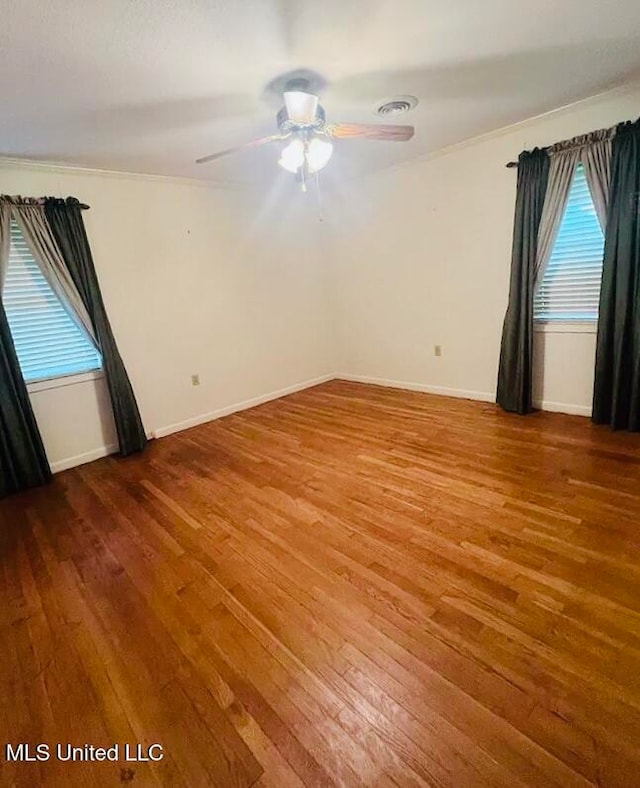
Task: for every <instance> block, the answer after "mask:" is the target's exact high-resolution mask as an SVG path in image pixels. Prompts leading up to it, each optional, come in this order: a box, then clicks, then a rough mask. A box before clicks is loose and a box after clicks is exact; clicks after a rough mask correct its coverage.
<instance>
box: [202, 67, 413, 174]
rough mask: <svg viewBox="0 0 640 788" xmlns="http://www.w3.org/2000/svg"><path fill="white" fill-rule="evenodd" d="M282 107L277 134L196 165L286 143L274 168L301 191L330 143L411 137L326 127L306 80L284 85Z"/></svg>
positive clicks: (407, 129)
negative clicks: (291, 175)
mask: <svg viewBox="0 0 640 788" xmlns="http://www.w3.org/2000/svg"><path fill="white" fill-rule="evenodd" d="M284 104H285V105H284V107H282V109H281V110H280V111H279V112H278V114H277V115H276V122H277V125H278V129H279V133H278V134H271V135H270V136H268V137H262V138H261V139H257V140H253V141H252V142H247V143H245V144H244V145H237V146H236V147H234V148H227V149H226V150H221V151H218V152H217V153H211V154H209V155H208V156H202V157H201V158H200V159H196V164H207V163H208V162H210V161H214V159H219V158H221V157H222V156H227V155H229V154H230V153H238V152H240V151H245V150H250V149H251V148H258V147H260V146H262V145H267V144H268V143H271V142H283V141H285V140H287V141H288V143H287V145H285V147H284V148H282V150H281V152H280V159H279V160H278V164H280V166H281V167H284V169H285V170H288V171H289V172H292V173H294V174H295V175H297V176H298V177H299V179H300V181H301V183H302V188H303V190H304V189H306V182H307V181H308V179H309V177H310V176H311V175H314V174H315V173H317V172H319V170H321V169H322V168H323V167H324V166H326V164H327V162H328V161H329V159H330V158H331V154H332V153H333V143H332V142H331V140H332V139H336V140H387V141H391V142H406V141H408V140H410V139H411V138H412V137H413V134H414V128H413V126H392V125H375V124H367V123H327V122H326V115H325V111H324V108H323V107H322V106H321V105H320V103H319V99H318V96H317V95H315V94H314V93H311V92H310V90H309V83H308V80H306V79H292V80H290V81H289V82H288V83H287V84H286V86H285V90H284Z"/></svg>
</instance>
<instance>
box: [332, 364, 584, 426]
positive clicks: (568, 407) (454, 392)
mask: <svg viewBox="0 0 640 788" xmlns="http://www.w3.org/2000/svg"><path fill="white" fill-rule="evenodd" d="M336 377H337V378H338V379H339V380H347V381H352V382H353V383H370V384H372V385H374V386H387V387H389V388H394V389H405V390H407V391H422V392H424V393H426V394H439V395H440V396H442V397H458V398H459V399H472V400H477V401H478V402H495V401H496V395H495V393H494V392H489V391H468V390H467V389H450V388H446V387H444V386H431V385H428V384H426V383H412V382H410V381H406V380H387V379H386V378H370V377H367V376H366V375H347V374H341V375H337V376H336ZM534 407H536V408H538V409H539V410H546V411H549V412H551V413H568V414H570V415H572V416H591V407H590V406H588V405H574V404H572V403H567V402H551V401H550V400H537V401H536V402H535V403H534Z"/></svg>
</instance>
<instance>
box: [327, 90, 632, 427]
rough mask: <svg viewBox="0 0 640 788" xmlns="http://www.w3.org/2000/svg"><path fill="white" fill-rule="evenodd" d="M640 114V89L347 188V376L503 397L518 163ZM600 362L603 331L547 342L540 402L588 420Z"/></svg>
mask: <svg viewBox="0 0 640 788" xmlns="http://www.w3.org/2000/svg"><path fill="white" fill-rule="evenodd" d="M639 107H640V89H638V88H629V89H627V90H622V91H617V92H615V93H610V94H608V95H606V96H602V97H600V98H595V99H591V100H589V101H587V102H583V103H581V104H579V105H574V106H573V107H572V108H568V109H565V110H561V111H557V112H556V113H554V114H552V115H548V116H546V117H544V118H540V119H536V120H532V121H529V122H527V123H524V124H521V125H519V126H517V127H511V128H510V129H508V130H504V131H502V132H500V133H497V134H493V135H491V136H487V137H485V138H483V139H478V140H475V141H472V142H469V143H466V144H464V145H460V146H457V147H456V148H455V149H450V150H449V151H444V152H441V153H440V154H438V155H436V156H433V157H431V158H422V159H417V160H414V161H413V162H410V163H407V164H406V165H402V166H400V167H396V168H395V169H392V170H391V169H390V170H387V171H384V172H382V173H379V174H376V175H373V176H371V177H369V178H367V179H366V180H363V181H361V182H358V183H351V184H345V185H344V187H343V188H342V189H336V190H334V193H333V194H332V198H331V205H332V211H331V213H330V214H329V215H328V218H327V225H328V227H329V229H330V231H331V233H332V236H333V245H332V246H333V249H334V250H335V253H334V255H333V257H332V260H333V267H332V274H333V281H334V292H335V299H336V309H337V311H336V319H337V321H338V324H339V327H340V335H341V341H340V343H339V348H340V350H341V357H340V359H339V361H338V362H337V369H338V371H339V372H340V373H342V374H343V375H346V376H349V377H358V378H361V379H375V380H380V381H386V382H391V381H396V382H399V383H403V384H405V385H410V386H413V387H415V388H422V389H427V390H434V391H441V392H443V393H453V394H458V395H461V396H464V395H465V394H466V395H467V396H470V397H474V398H479V399H488V400H491V399H493V398H494V394H495V386H496V375H497V365H498V354H499V345H500V335H501V328H502V320H503V317H504V312H505V308H506V301H507V293H508V283H509V264H510V253H511V236H512V222H513V208H514V199H515V185H516V171H515V170H508V169H506V168H505V166H504V165H505V163H506V162H507V161H510V160H512V159H514V158H517V156H518V153H519V152H520V151H521V150H523V149H525V148H527V149H528V148H532V147H535V146H543V145H548V144H551V143H553V142H556V141H558V140H562V139H565V138H568V137H572V136H574V135H576V134H581V133H584V132H588V131H591V130H593V129H597V128H600V127H604V126H610V125H613V124H615V123H617V122H618V121H621V120H627V119H630V118H635V117H636V116H637V115H638V112H639V109H638V108H639ZM435 345H441V346H442V356H441V357H440V358H436V357H435V355H434V346H435ZM594 350H595V335H594V334H593V333H579V334H576V333H545V334H544V335H540V334H536V351H535V359H536V382H535V396H536V399H537V400H538V402H540V401H542V402H543V404H544V407H546V408H549V409H556V410H564V411H567V412H575V413H583V414H588V413H589V412H590V405H591V394H592V387H593V363H594Z"/></svg>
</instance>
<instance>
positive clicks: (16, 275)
mask: <svg viewBox="0 0 640 788" xmlns="http://www.w3.org/2000/svg"><path fill="white" fill-rule="evenodd" d="M2 300H3V303H4V308H5V311H6V313H7V319H8V321H9V327H10V329H11V335H12V337H13V342H14V345H15V347H16V353H17V355H18V361H19V362H20V368H21V370H22V374H23V377H24V379H25V380H26V381H28V382H29V381H35V380H44V379H48V378H57V377H62V376H63V375H74V374H78V373H80V372H88V371H90V370H95V369H100V368H101V366H102V362H101V359H100V355H99V354H98V352H97V351H96V349H95V347H94V345H93V343H92V342H91V340H90V339H89V338H88V337H87V336H86V334H85V332H84V331H83V330H82V329H80V328H79V327H78V326H77V325H76V323H75V322H74V321H73V320H72V319H71V317H70V316H69V314H68V313H67V311H66V309H65V307H64V306H63V305H62V303H61V302H60V300H59V299H58V297H57V296H56V295H55V293H54V292H53V290H52V289H51V288H50V287H49V285H48V283H47V281H46V279H45V278H44V276H43V275H42V273H41V272H40V269H39V268H38V265H37V263H36V261H35V260H34V259H33V255H32V254H31V252H30V250H29V247H28V246H27V244H26V242H25V240H24V238H23V237H22V233H21V232H20V228H19V226H18V224H17V223H16V221H15V220H12V221H11V249H10V254H9V268H8V271H7V276H6V280H5V284H4V290H3V296H2Z"/></svg>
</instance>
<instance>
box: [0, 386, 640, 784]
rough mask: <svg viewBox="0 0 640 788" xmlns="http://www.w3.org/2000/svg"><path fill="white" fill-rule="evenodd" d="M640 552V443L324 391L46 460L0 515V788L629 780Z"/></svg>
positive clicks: (471, 407)
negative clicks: (92, 452) (126, 452)
mask: <svg viewBox="0 0 640 788" xmlns="http://www.w3.org/2000/svg"><path fill="white" fill-rule="evenodd" d="M639 547H640V436H638V435H628V434H623V433H618V434H613V433H611V432H609V431H608V430H607V429H605V428H601V427H594V426H592V425H591V424H590V422H589V421H588V420H586V419H582V418H578V417H570V416H562V415H557V414H543V413H540V414H536V415H533V416H530V417H527V418H521V417H517V416H509V415H506V414H503V413H501V412H499V411H498V410H497V408H496V407H495V406H493V405H487V404H482V403H476V402H468V401H462V400H453V399H447V398H441V397H435V396H429V395H425V394H418V393H411V392H405V391H397V390H391V389H384V388H378V387H372V386H364V385H358V384H352V383H345V382H340V381H334V382H331V383H327V384H323V385H321V386H318V387H316V388H313V389H309V390H307V391H303V392H300V393H298V394H294V395H292V396H289V397H286V398H284V399H281V400H278V401H275V402H271V403H268V404H265V405H262V406H260V407H257V408H254V409H252V410H249V411H245V412H243V413H238V414H235V415H232V416H229V417H227V418H224V419H221V420H219V421H215V422H211V423H209V424H206V425H203V426H201V427H197V428H194V429H192V430H188V431H186V432H182V433H179V434H176V435H173V436H171V437H169V438H165V439H163V440H160V441H155V442H153V443H152V445H151V446H150V447H149V450H148V451H147V452H146V453H145V454H144V455H143V456H140V457H133V458H128V459H124V460H123V459H117V458H108V459H105V460H101V461H99V462H95V463H93V464H91V465H85V466H83V467H81V468H76V469H74V470H71V471H67V472H65V473H63V474H60V475H59V476H57V477H56V478H55V480H54V482H53V484H51V485H50V486H49V487H47V488H44V489H39V490H34V491H31V492H28V493H24V494H21V495H18V496H14V497H13V498H11V499H7V500H5V501H2V502H0V590H1V600H0V626H1V636H0V637H1V643H2V652H1V657H2V658H1V659H0V675H1V679H0V691H1V693H2V694H1V698H0V704H1V706H0V709H1V710H0V746H2V748H3V751H2V752H0V763H1V764H2V766H1V773H0V784H1V785H3V786H5V785H6V786H9V785H19V786H36V785H55V786H63V785H64V786H75V785H88V786H101V785H105V786H109V785H120V784H122V783H131V784H133V785H134V786H136V785H138V786H142V785H165V786H181V785H184V786H190V787H193V786H208V785H212V786H225V787H226V786H251V785H254V786H261V787H262V788H265V787H266V786H273V787H274V788H286V787H287V786H323V787H324V786H330V785H333V784H340V785H347V786H359V785H375V786H392V785H397V786H418V785H434V786H456V787H458V788H459V787H463V788H466V786H509V788H514V787H515V786H525V785H528V786H562V788H567V787H570V786H576V787H577V786H586V785H599V786H638V785H640V751H639V745H640V670H639V668H640V550H639ZM5 742H10V743H12V744H14V745H15V744H17V743H19V742H28V743H30V744H32V745H35V744H37V743H48V744H49V745H50V746H51V747H52V748H53V747H54V746H55V744H56V743H58V742H60V743H63V744H65V745H66V743H71V744H72V745H74V746H82V745H85V744H90V745H94V746H96V747H108V746H111V745H113V744H114V743H119V744H120V746H121V747H122V746H123V744H124V743H129V744H130V745H131V746H132V747H135V745H136V744H137V743H140V744H141V745H142V746H143V748H146V747H147V746H148V745H149V744H152V743H158V744H160V745H162V747H163V752H164V757H163V759H162V760H160V761H157V762H125V761H124V760H122V751H120V753H119V755H120V760H119V761H117V762H110V761H106V762H100V763H98V762H85V761H75V762H72V763H69V762H61V761H57V760H56V759H55V757H52V758H51V759H50V760H48V761H46V762H33V763H14V762H2V761H3V758H4V756H5V752H4V744H5Z"/></svg>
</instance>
